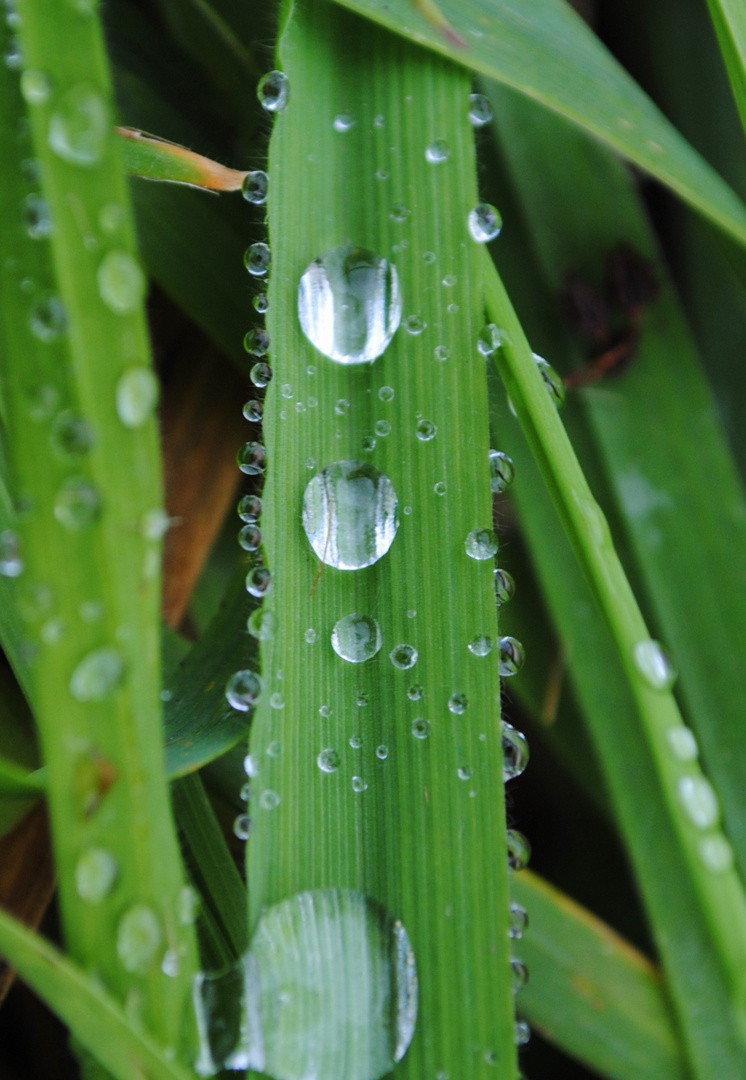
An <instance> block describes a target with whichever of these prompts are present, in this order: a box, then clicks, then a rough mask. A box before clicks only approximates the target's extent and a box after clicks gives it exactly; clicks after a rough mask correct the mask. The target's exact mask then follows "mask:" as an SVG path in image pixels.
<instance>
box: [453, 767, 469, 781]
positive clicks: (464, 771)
mask: <svg viewBox="0 0 746 1080" xmlns="http://www.w3.org/2000/svg"><path fill="white" fill-rule="evenodd" d="M456 776H458V778H459V780H471V778H472V769H471V768H469V766H468V765H460V766H459V767H458V769H456Z"/></svg>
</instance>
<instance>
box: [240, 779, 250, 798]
mask: <svg viewBox="0 0 746 1080" xmlns="http://www.w3.org/2000/svg"><path fill="white" fill-rule="evenodd" d="M238 797H239V799H240V800H241V802H245V803H247V802H248V801H249V799H250V798H251V783H250V782H249V781H248V780H247V781H246V783H245V784H242V785H241V790H240V791H239V793H238Z"/></svg>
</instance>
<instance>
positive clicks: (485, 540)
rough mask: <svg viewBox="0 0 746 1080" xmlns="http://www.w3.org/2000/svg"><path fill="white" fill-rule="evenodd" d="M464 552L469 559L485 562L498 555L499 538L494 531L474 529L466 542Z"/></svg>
mask: <svg viewBox="0 0 746 1080" xmlns="http://www.w3.org/2000/svg"><path fill="white" fill-rule="evenodd" d="M464 550H465V552H466V554H467V555H468V556H469V558H471V559H477V560H478V561H479V562H484V561H485V560H486V559H491V558H492V557H493V555H496V554H497V537H496V536H495V534H494V533H493V531H492V529H472V530H471V532H470V533H469V535H468V536H467V537H466V540H464Z"/></svg>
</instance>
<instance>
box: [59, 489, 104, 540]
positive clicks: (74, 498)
mask: <svg viewBox="0 0 746 1080" xmlns="http://www.w3.org/2000/svg"><path fill="white" fill-rule="evenodd" d="M100 514H101V496H100V495H99V493H98V492H97V491H96V489H95V487H94V486H93V484H92V483H91V482H90V480H87V479H86V478H85V477H84V476H69V477H68V478H67V479H66V480H63V481H62V484H61V486H60V488H59V489H58V491H57V494H56V496H55V500H54V516H55V517H56V519H57V521H59V523H60V525H64V527H65V528H66V529H68V530H69V531H70V532H80V531H81V529H86V528H88V526H89V525H92V524H93V523H94V521H96V520H97V519H98V517H99V515H100Z"/></svg>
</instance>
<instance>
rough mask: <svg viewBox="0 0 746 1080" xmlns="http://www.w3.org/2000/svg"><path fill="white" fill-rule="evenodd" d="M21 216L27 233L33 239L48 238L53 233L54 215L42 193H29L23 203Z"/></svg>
mask: <svg viewBox="0 0 746 1080" xmlns="http://www.w3.org/2000/svg"><path fill="white" fill-rule="evenodd" d="M21 216H22V218H23V227H24V229H25V230H26V235H27V236H29V237H31V239H32V240H46V239H47V237H49V236H51V235H52V216H51V214H50V212H49V205H48V203H47V201H46V199H42V197H41V195H27V196H26V198H25V199H24V200H23V203H22V204H21Z"/></svg>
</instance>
